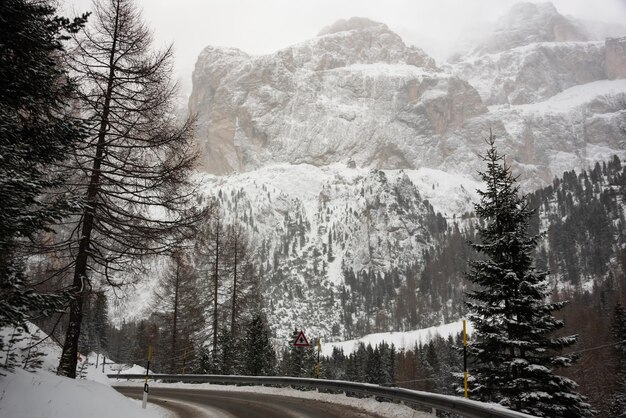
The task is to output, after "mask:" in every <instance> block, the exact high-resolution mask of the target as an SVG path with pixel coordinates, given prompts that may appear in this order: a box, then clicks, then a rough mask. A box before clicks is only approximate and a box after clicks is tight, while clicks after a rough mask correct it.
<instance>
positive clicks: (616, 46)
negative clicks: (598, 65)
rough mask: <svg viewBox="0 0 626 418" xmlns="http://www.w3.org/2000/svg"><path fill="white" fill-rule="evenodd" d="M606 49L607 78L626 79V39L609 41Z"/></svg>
mask: <svg viewBox="0 0 626 418" xmlns="http://www.w3.org/2000/svg"><path fill="white" fill-rule="evenodd" d="M605 49H606V75H607V78H608V79H609V80H615V79H617V78H626V37H623V38H611V39H607V40H606V47H605Z"/></svg>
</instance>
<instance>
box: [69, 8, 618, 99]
mask: <svg viewBox="0 0 626 418" xmlns="http://www.w3.org/2000/svg"><path fill="white" fill-rule="evenodd" d="M531 1H536V0H531ZM516 2H517V0H384V1H383V0H343V1H342V0H315V1H312V0H138V3H139V4H140V7H141V8H142V9H143V16H144V19H145V20H146V22H147V23H148V25H149V26H150V27H151V28H152V29H153V30H154V33H155V38H156V40H157V46H164V45H166V44H169V43H174V49H175V53H176V64H175V72H176V77H177V78H178V79H179V82H180V83H181V86H182V88H183V90H184V92H185V93H188V92H189V89H190V87H191V72H192V71H193V67H194V65H195V61H196V58H197V57H198V54H199V53H200V51H202V49H203V48H204V47H205V46H207V45H214V46H229V47H236V48H239V49H241V50H243V51H245V52H247V53H250V54H267V53H271V52H274V51H276V50H278V49H281V48H284V47H286V46H289V45H291V44H294V43H297V42H301V41H304V40H306V39H309V38H312V37H314V36H315V35H316V34H317V33H318V32H319V31H320V30H321V29H322V28H323V27H325V26H327V25H330V24H331V23H333V22H335V21H336V20H338V19H342V18H343V19H347V18H350V17H352V16H362V17H368V18H370V19H372V20H376V21H379V22H383V23H385V24H387V25H388V26H389V27H390V29H391V30H393V31H395V32H396V33H398V34H399V35H400V36H402V38H403V40H404V41H405V43H407V44H409V45H415V46H418V47H420V48H422V49H424V50H425V51H426V52H427V53H429V54H430V55H431V56H433V57H434V58H435V59H436V60H437V61H441V60H442V59H445V57H447V56H448V55H449V54H451V53H452V52H454V51H455V49H457V47H458V45H460V44H462V43H463V42H467V41H468V40H470V39H472V38H474V37H476V36H478V35H479V34H480V33H482V32H485V31H486V30H488V29H489V27H490V25H491V24H493V22H495V20H496V19H497V18H498V17H499V16H501V15H502V14H504V13H506V12H507V11H508V9H510V7H511V5H513V4H514V3H516ZM60 3H61V4H62V5H63V6H64V7H65V9H66V10H75V11H76V12H77V13H78V12H83V11H86V10H89V9H90V8H91V0H60ZM553 3H554V5H555V6H556V8H557V9H558V11H559V12H560V13H561V14H565V15H571V16H574V17H576V18H579V19H586V20H596V21H602V22H609V23H621V24H624V23H625V22H626V0H595V1H590V0H554V1H553Z"/></svg>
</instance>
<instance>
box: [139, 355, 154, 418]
mask: <svg viewBox="0 0 626 418" xmlns="http://www.w3.org/2000/svg"><path fill="white" fill-rule="evenodd" d="M151 359H152V346H151V345H149V346H148V365H147V366H146V380H145V382H144V384H143V400H142V402H141V407H142V408H143V409H146V404H147V403H148V373H149V372H150V360H151Z"/></svg>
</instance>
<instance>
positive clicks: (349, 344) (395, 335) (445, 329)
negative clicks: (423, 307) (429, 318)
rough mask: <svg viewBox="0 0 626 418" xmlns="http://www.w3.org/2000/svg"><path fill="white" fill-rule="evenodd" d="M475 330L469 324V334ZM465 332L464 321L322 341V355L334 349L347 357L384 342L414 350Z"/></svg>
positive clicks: (329, 353) (400, 348)
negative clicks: (433, 339)
mask: <svg viewBox="0 0 626 418" xmlns="http://www.w3.org/2000/svg"><path fill="white" fill-rule="evenodd" d="M473 330H474V328H473V326H472V324H471V322H469V321H468V322H467V333H468V334H471V333H472V332H473ZM462 331H463V323H462V321H457V322H452V323H449V324H443V325H438V326H435V327H430V328H424V329H418V330H415V331H406V332H380V333H377V334H368V335H366V336H364V337H362V338H359V339H356V340H348V341H339V342H328V343H324V342H323V341H322V355H324V356H330V355H332V354H333V348H335V347H337V348H341V349H342V350H343V352H344V354H345V355H348V354H350V353H352V352H353V351H354V350H356V348H357V347H358V346H359V344H360V343H363V344H365V345H368V344H371V345H372V347H374V346H376V345H378V344H380V343H382V342H383V341H384V342H386V343H388V344H389V345H391V344H393V345H394V346H395V347H396V349H398V350H402V349H412V348H413V347H415V345H416V344H420V343H421V344H426V343H428V342H429V341H430V340H431V339H432V338H435V337H436V336H437V335H439V336H441V337H443V338H448V336H449V335H452V336H454V335H456V334H458V333H460V332H462Z"/></svg>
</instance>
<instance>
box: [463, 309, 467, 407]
mask: <svg viewBox="0 0 626 418" xmlns="http://www.w3.org/2000/svg"><path fill="white" fill-rule="evenodd" d="M463 395H464V396H465V397H466V398H467V328H466V326H465V319H464V320H463Z"/></svg>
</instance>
